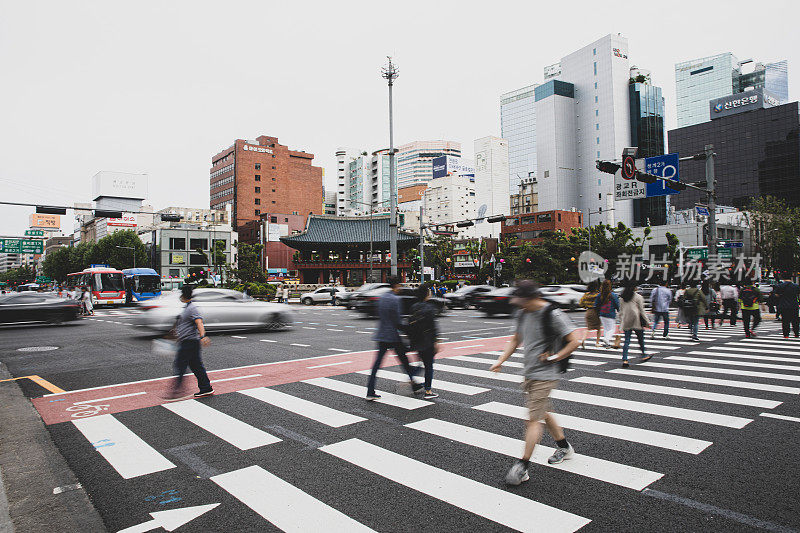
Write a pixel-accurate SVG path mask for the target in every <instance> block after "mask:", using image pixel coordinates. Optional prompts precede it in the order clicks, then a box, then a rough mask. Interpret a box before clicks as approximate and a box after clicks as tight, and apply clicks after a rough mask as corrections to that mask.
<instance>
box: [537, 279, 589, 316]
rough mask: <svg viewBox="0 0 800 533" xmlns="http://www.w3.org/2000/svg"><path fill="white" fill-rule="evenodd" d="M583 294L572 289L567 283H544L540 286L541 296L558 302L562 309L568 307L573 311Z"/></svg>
mask: <svg viewBox="0 0 800 533" xmlns="http://www.w3.org/2000/svg"><path fill="white" fill-rule="evenodd" d="M584 292H585V291H584ZM583 294H584V293H583V292H580V291H577V290H575V289H572V288H570V287H569V286H568V285H545V286H544V287H542V297H544V298H545V299H547V300H549V301H551V302H553V303H556V304H558V306H559V307H561V308H562V309H569V310H570V311H574V310H575V309H577V308H578V307H579V306H580V305H579V304H580V301H581V297H583Z"/></svg>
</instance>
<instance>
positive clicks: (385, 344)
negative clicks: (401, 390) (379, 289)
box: [367, 276, 422, 401]
mask: <svg viewBox="0 0 800 533" xmlns="http://www.w3.org/2000/svg"><path fill="white" fill-rule="evenodd" d="M387 282H388V283H389V287H390V289H391V290H389V292H387V293H386V294H384V295H383V296H381V297H380V299H379V300H378V330H377V331H376V332H375V336H374V337H372V340H374V341H376V342H377V343H378V353H377V355H376V356H375V362H374V363H373V364H372V372H370V374H369V380H368V381H367V400H369V401H375V400H378V399H380V397H381V395H380V394H378V393H376V392H375V381H376V380H377V374H378V369H379V368H380V367H381V363H382V362H383V357H384V356H385V355H386V352H387V351H389V350H390V349H391V350H394V353H395V354H397V358H398V359H400V363H401V364H402V365H403V370H405V372H406V374H408V380H409V382H410V383H411V388H412V390H413V391H414V392H418V391H420V390H422V384H421V383H416V382H415V381H414V376H415V375H416V369H415V368H414V367H412V366H411V365H410V364H409V362H408V357H407V356H406V345H405V343H403V341H402V339H401V338H400V330H402V329H404V326H403V306H402V303H401V301H400V298H399V297H398V296H397V295H398V293H399V292H400V279H399V278H397V277H395V276H391V277H390V278H389V279H388V280H387Z"/></svg>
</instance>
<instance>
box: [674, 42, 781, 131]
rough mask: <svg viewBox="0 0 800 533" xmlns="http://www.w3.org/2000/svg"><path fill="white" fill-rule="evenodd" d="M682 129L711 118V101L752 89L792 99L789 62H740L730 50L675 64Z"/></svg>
mask: <svg viewBox="0 0 800 533" xmlns="http://www.w3.org/2000/svg"><path fill="white" fill-rule="evenodd" d="M675 89H676V103H677V113H678V114H677V120H678V128H682V127H685V126H692V125H694V124H700V123H701V122H706V121H707V120H709V112H708V102H709V100H713V99H715V98H722V97H725V96H730V95H733V94H737V93H740V92H744V91H747V90H751V89H766V90H767V91H768V92H770V93H772V94H773V95H774V96H775V97H776V98H777V99H778V101H779V103H780V104H785V103H788V101H789V78H788V62H787V61H786V60H783V61H777V62H774V63H767V64H763V63H760V62H756V61H753V60H752V59H748V60H746V61H739V60H738V59H737V58H736V56H734V55H733V54H732V53H730V52H725V53H722V54H717V55H714V56H709V57H702V58H699V59H692V60H689V61H682V62H680V63H676V64H675Z"/></svg>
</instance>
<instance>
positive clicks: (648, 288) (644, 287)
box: [636, 283, 658, 304]
mask: <svg viewBox="0 0 800 533" xmlns="http://www.w3.org/2000/svg"><path fill="white" fill-rule="evenodd" d="M657 288H658V285H656V284H655V283H642V284H641V285H639V286H638V287H636V292H638V293H639V294H641V295H642V298H644V302H645V303H647V304H649V303H650V295H651V294H652V293H653V291H654V290H656V289H657Z"/></svg>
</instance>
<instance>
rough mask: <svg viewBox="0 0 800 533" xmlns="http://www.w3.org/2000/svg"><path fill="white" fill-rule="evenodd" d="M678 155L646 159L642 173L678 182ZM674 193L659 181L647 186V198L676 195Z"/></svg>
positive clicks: (675, 192)
mask: <svg viewBox="0 0 800 533" xmlns="http://www.w3.org/2000/svg"><path fill="white" fill-rule="evenodd" d="M678 169H679V164H678V154H665V155H658V156H655V157H647V158H645V160H644V171H645V172H647V173H648V174H653V175H654V176H660V177H662V178H667V179H671V180H676V181H679V180H680V176H679V174H678ZM679 192H680V191H676V190H673V189H670V188H669V187H666V186H665V185H664V182H663V181H661V180H658V181H656V182H655V183H648V184H647V197H648V198H649V197H651V196H667V195H669V194H678V193H679Z"/></svg>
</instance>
